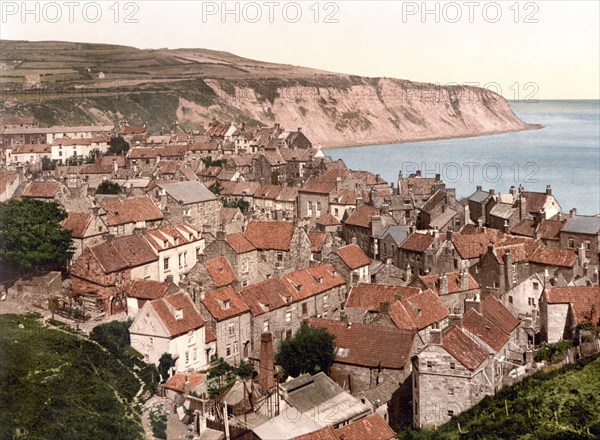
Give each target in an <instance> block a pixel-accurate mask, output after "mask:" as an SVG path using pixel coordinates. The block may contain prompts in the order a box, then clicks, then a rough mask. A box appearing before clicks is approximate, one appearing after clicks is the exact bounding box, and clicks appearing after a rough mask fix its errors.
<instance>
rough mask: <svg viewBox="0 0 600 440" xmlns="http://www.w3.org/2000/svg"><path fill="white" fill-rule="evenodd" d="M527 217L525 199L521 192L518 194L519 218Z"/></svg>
mask: <svg viewBox="0 0 600 440" xmlns="http://www.w3.org/2000/svg"><path fill="white" fill-rule="evenodd" d="M526 218H527V199H525V197H523V194H521V195H519V220H523V219H526Z"/></svg>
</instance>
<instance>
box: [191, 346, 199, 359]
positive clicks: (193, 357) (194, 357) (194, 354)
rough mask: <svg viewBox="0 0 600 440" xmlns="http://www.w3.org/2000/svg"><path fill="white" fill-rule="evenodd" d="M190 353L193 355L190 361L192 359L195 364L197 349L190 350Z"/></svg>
mask: <svg viewBox="0 0 600 440" xmlns="http://www.w3.org/2000/svg"><path fill="white" fill-rule="evenodd" d="M192 353H193V354H192V359H194V362H195V361H197V360H198V349H197V348H194V349H193V350H192Z"/></svg>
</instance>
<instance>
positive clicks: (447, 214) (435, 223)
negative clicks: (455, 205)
mask: <svg viewBox="0 0 600 440" xmlns="http://www.w3.org/2000/svg"><path fill="white" fill-rule="evenodd" d="M456 214H458V213H457V212H456V211H455V210H454V209H452V208H446V210H445V211H444V212H442V213H441V214H440V215H438V216H437V217H436V218H434V219H433V220H431V221H430V222H429V227H431V228H438V229H442V228H443V227H444V226H446V225H447V224H448V222H449V221H451V220H452V219H453V218H454V217H455V216H456Z"/></svg>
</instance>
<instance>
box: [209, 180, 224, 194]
mask: <svg viewBox="0 0 600 440" xmlns="http://www.w3.org/2000/svg"><path fill="white" fill-rule="evenodd" d="M208 190H209V191H210V192H211V193H213V194H216V195H218V194H220V193H221V191H223V186H222V185H221V184H220V183H219V181H218V180H217V181H216V182H215V183H213V184H212V185H211V186H209V187H208Z"/></svg>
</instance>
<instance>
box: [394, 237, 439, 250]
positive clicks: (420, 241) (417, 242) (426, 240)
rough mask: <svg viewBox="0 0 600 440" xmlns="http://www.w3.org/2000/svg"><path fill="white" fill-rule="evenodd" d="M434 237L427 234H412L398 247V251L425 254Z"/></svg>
mask: <svg viewBox="0 0 600 440" xmlns="http://www.w3.org/2000/svg"><path fill="white" fill-rule="evenodd" d="M434 239H435V237H434V236H433V235H429V234H419V233H417V232H414V233H412V234H410V235H409V236H408V237H407V238H406V240H404V242H402V244H401V245H400V249H404V250H407V251H413V252H425V251H426V250H427V248H429V246H431V243H433V240H434Z"/></svg>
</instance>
